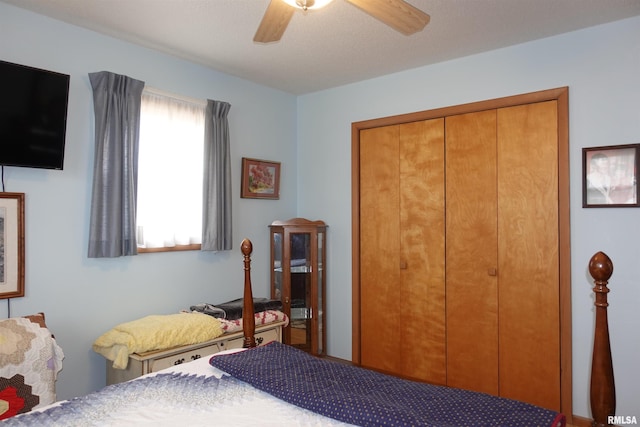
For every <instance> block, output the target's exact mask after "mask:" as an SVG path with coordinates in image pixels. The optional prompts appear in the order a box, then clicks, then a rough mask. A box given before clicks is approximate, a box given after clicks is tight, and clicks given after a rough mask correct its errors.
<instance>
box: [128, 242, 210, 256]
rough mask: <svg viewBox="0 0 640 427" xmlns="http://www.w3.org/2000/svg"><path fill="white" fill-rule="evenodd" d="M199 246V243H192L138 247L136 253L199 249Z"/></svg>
mask: <svg viewBox="0 0 640 427" xmlns="http://www.w3.org/2000/svg"><path fill="white" fill-rule="evenodd" d="M201 247H202V246H201V245H200V243H194V244H192V245H176V246H165V247H162V248H138V253H139V254H150V253H154V252H179V251H199V250H200V249H201Z"/></svg>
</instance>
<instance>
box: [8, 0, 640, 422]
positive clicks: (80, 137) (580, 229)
mask: <svg viewBox="0 0 640 427" xmlns="http://www.w3.org/2000/svg"><path fill="white" fill-rule="evenodd" d="M639 42H640V18H635V19H630V20H625V21H619V22H617V23H613V24H609V25H604V26H599V27H594V28H591V29H587V30H583V31H578V32H574V33H570V34H566V35H563V36H558V37H554V38H550V39H546V40H540V41H537V42H533V43H527V44H523V45H520V46H515V47H512V48H508V49H502V50H497V51H493V52H489V53H485V54H482V55H477V56H471V57H467V58H463V59H460V60H456V61H450V62H446V63H442V64H437V65H433V66H430V67H424V68H419V69H415V70H411V71H407V72H403V73H398V74H394V75H389V76H386V77H382V78H378V79H373V80H368V81H363V82H360V83H356V84H352V85H348V86H343V87H340V88H336V89H332V90H327V91H322V92H318V93H314V94H309V95H304V96H300V97H297V98H296V97H294V96H292V95H289V94H286V93H283V92H279V91H275V90H272V89H269V88H265V87H263V86H259V85H256V84H253V83H251V82H248V81H245V80H240V79H237V78H234V77H230V76H228V75H225V74H221V73H217V72H214V71H211V70H208V69H206V68H203V67H200V66H197V65H194V64H190V63H188V62H185V61H181V60H178V59H174V58H171V57H169V56H165V55H162V54H159V53H157V52H154V51H152V50H148V49H144V48H140V47H137V46H134V45H132V44H128V43H123V42H120V41H118V40H115V39H112V38H108V37H104V36H101V35H98V34H95V33H92V32H89V31H85V30H82V29H80V28H77V27H73V26H69V25H66V24H63V23H60V22H57V21H54V20H51V19H48V18H44V17H41V16H39V15H36V14H32V13H28V12H25V11H23V10H21V9H17V8H15V7H13V6H8V5H5V4H2V3H0V59H3V60H7V61H11V62H18V63H23V64H27V65H32V66H37V67H42V68H47V69H51V70H55V71H59V72H63V73H67V74H70V75H71V94H70V106H69V108H70V110H69V127H68V131H67V150H66V165H65V170H64V171H41V170H29V169H20V168H5V183H6V190H7V191H16V192H24V193H26V199H27V203H26V205H27V209H26V226H27V230H26V235H27V236H26V237H27V241H26V249H27V256H26V261H27V272H26V277H27V279H26V285H27V295H26V297H24V298H17V299H14V300H12V301H11V313H12V315H23V314H28V313H31V312H36V311H45V312H46V313H47V318H48V322H49V324H50V326H51V328H52V329H53V330H54V332H55V333H56V337H57V338H58V340H59V342H60V343H61V345H62V346H63V348H64V350H65V353H66V355H67V357H66V359H65V362H64V371H63V372H62V374H61V376H60V380H59V383H58V393H59V397H60V398H69V397H72V396H77V395H82V394H85V393H87V392H89V391H91V390H94V389H96V388H99V387H100V386H102V385H104V362H103V359H102V358H101V357H100V356H98V355H96V354H94V353H93V352H92V351H91V349H90V346H91V343H92V342H93V340H94V339H95V338H96V337H97V336H98V335H99V334H101V333H102V332H104V331H106V330H107V329H109V328H111V327H112V326H114V325H115V324H117V323H119V322H122V321H127V320H131V319H134V318H138V317H141V316H144V315H147V314H150V313H172V312H175V311H176V310H178V309H180V308H184V307H187V306H188V305H190V304H192V303H193V302H196V301H204V300H206V301H209V302H216V301H221V300H226V299H232V298H236V297H237V296H238V290H239V288H240V286H241V283H242V269H241V265H242V264H241V257H240V254H239V252H238V249H237V248H236V250H234V251H233V252H232V253H223V254H209V253H195V252H187V253H173V254H151V255H141V256H138V257H134V258H127V259H115V260H90V259H88V258H87V257H86V240H87V232H88V223H87V222H88V216H89V215H88V212H89V202H90V192H91V175H92V172H91V168H92V164H93V117H92V96H91V91H90V87H89V83H88V78H87V73H89V72H93V71H100V70H109V71H114V72H117V73H122V74H127V75H130V76H132V77H135V78H138V79H140V80H144V81H146V82H147V83H148V84H149V85H151V86H154V87H157V88H160V89H163V90H166V91H171V92H176V93H180V94H183V95H187V96H192V97H202V98H204V97H208V98H212V99H219V100H224V101H228V102H230V103H231V105H232V108H231V113H230V116H229V120H230V125H231V136H232V144H233V148H232V162H233V167H234V182H233V192H234V194H236V195H239V193H240V189H239V185H240V182H239V181H240V178H239V177H240V158H241V157H256V158H265V159H270V160H278V161H281V162H282V166H283V167H282V188H281V199H280V200H279V201H261V200H247V199H241V198H240V197H239V196H235V198H234V207H233V215H234V236H235V239H236V240H237V241H238V242H239V241H240V240H241V239H242V238H243V237H245V236H246V237H249V238H251V239H252V240H253V242H254V251H255V252H254V253H255V255H254V257H253V259H254V261H253V269H254V275H253V283H254V288H255V289H256V294H259V295H266V294H267V289H268V249H267V248H268V246H267V245H268V236H267V225H268V224H269V223H270V222H271V221H272V220H274V219H286V218H290V217H294V216H302V217H307V218H310V219H322V220H324V221H326V222H327V223H328V224H329V226H330V229H329V233H328V237H329V242H328V252H329V253H328V257H329V259H328V265H329V268H328V281H329V283H328V310H327V311H328V321H329V325H328V335H329V343H328V347H329V353H330V354H331V355H334V356H337V357H342V358H345V359H349V358H350V357H351V123H352V122H354V121H360V120H367V119H373V118H377V117H384V116H389V115H395V114H402V113H409V112H414V111H421V110H429V109H433V108H439V107H446V106H451V105H458V104H462V103H466V102H473V101H480V100H484V99H492V98H498V97H502V96H509V95H516V94H520V93H527V92H532V91H536V90H543V89H549V88H555V87H560V86H569V88H570V92H569V100H570V139H571V153H570V156H571V158H570V160H571V171H570V174H571V221H572V230H571V232H572V239H571V244H572V276H573V285H572V289H573V290H572V292H573V295H572V300H573V382H574V384H573V394H574V413H575V414H577V415H581V416H585V417H588V416H590V410H589V405H588V389H589V371H590V363H591V362H590V355H591V345H592V342H593V338H592V335H593V309H592V304H593V297H592V292H591V287H592V286H591V282H590V280H589V277H588V273H587V271H586V265H587V263H588V261H589V258H590V257H591V256H592V255H593V253H594V252H596V251H598V250H603V251H605V252H606V253H607V254H609V255H610V256H611V257H612V259H613V261H614V263H615V272H614V275H613V280H612V284H611V289H612V292H611V294H610V295H609V301H610V303H611V307H610V309H611V311H610V313H609V322H610V328H611V339H612V350H613V357H614V366H615V370H616V371H615V373H616V386H617V392H618V394H617V398H618V411H617V412H618V413H619V414H623V415H638V416H640V412H638V411H640V409H638V401H637V396H640V370H639V369H638V368H637V355H638V354H640V339H639V338H638V332H637V331H638V330H640V312H639V311H638V310H637V306H638V303H640V284H639V283H638V278H639V277H640V262H638V261H639V258H640V250H639V248H638V245H639V244H638V242H639V241H640V227H638V222H640V221H639V218H640V216H639V215H640V213H639V212H640V210H638V209H582V208H581V164H580V163H581V148H582V147H589V146H598V145H609V144H631V143H638V142H640V109H639V108H638V102H637V99H638V98H639V97H640V79H638V75H640V43H639ZM296 141H298V143H297V145H296ZM167 196H168V200H169V201H170V196H171V195H167ZM6 308H7V306H6V304H5V303H4V301H0V316H2V315H3V314H5V313H6ZM381 339H384V337H381Z"/></svg>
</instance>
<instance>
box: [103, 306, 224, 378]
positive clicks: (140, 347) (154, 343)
mask: <svg viewBox="0 0 640 427" xmlns="http://www.w3.org/2000/svg"><path fill="white" fill-rule="evenodd" d="M222 333H223V331H222V326H221V323H220V322H219V321H218V320H217V319H216V318H214V317H212V316H209V315H207V314H202V313H177V314H167V315H152V316H147V317H143V318H142V319H138V320H133V321H131V322H127V323H121V324H120V325H118V326H116V327H115V328H113V329H111V330H110V331H108V332H106V333H104V334H103V335H101V336H100V337H99V338H98V339H97V340H95V342H94V343H93V351H95V352H96V353H99V354H101V355H103V356H104V357H106V358H107V359H109V360H112V361H113V367H114V368H115V369H126V368H127V364H128V362H129V355H130V354H133V353H143V352H146V351H152V350H163V349H167V348H172V347H177V346H181V345H188V344H197V343H200V342H204V341H208V340H212V339H214V338H216V337H219V336H220V335H222Z"/></svg>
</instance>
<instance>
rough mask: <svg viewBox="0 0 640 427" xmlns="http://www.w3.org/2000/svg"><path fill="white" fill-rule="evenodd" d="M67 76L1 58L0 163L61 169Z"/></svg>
mask: <svg viewBox="0 0 640 427" xmlns="http://www.w3.org/2000/svg"><path fill="white" fill-rule="evenodd" d="M68 101H69V76H68V75H66V74H60V73H56V72H53V71H47V70H42V69H39V68H33V67H28V66H25V65H19V64H13V63H10V62H5V61H0V165H4V166H22V167H30V168H45V169H62V168H63V165H64V145H65V136H66V128H67V105H68Z"/></svg>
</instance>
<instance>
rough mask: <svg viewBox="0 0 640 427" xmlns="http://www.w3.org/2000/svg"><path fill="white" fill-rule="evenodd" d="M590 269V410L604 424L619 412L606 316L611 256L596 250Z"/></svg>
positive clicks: (599, 426) (596, 422)
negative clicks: (592, 299)
mask: <svg viewBox="0 0 640 427" xmlns="http://www.w3.org/2000/svg"><path fill="white" fill-rule="evenodd" d="M589 273H590V274H591V277H593V279H594V283H595V287H594V288H593V292H595V294H596V298H595V307H596V309H595V310H596V329H595V336H594V340H593V359H592V361H591V412H592V414H593V426H595V427H602V426H608V425H610V424H609V422H608V420H607V417H608V416H610V415H611V416H613V415H615V413H616V389H615V383H614V378H613V363H612V360H611V344H610V342H609V324H608V320H607V307H608V306H609V303H608V302H607V294H608V293H609V288H607V284H608V281H609V278H610V277H611V274H613V263H612V262H611V259H610V258H609V257H608V256H607V255H606V254H605V253H604V252H598V253H596V254H595V255H594V256H593V257H591V260H590V261H589Z"/></svg>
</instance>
